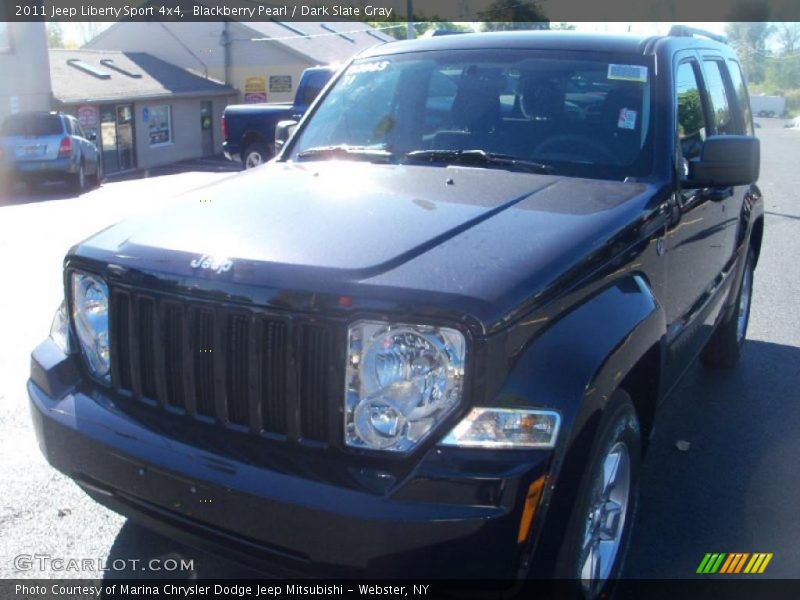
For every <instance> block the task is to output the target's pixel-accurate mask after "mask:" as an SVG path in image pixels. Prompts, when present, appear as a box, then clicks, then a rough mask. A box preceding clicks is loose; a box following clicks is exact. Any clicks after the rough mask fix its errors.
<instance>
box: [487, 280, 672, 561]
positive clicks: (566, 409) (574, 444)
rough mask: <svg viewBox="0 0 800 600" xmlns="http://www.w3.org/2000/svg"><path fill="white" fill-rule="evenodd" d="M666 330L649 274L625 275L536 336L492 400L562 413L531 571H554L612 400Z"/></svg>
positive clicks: (660, 341)
mask: <svg viewBox="0 0 800 600" xmlns="http://www.w3.org/2000/svg"><path fill="white" fill-rule="evenodd" d="M665 332H666V322H665V317H664V313H663V310H662V308H661V306H660V305H659V304H658V302H657V300H656V299H655V296H654V294H653V292H652V290H651V289H650V287H649V285H648V284H647V282H646V281H645V279H644V278H643V277H642V276H640V275H628V276H625V277H623V278H620V279H618V280H616V281H614V282H613V283H612V284H611V285H609V286H607V287H605V288H603V289H602V290H601V291H600V292H598V293H597V294H595V295H594V296H592V297H591V298H590V299H588V300H587V301H585V302H584V303H582V304H580V305H579V306H578V307H576V308H574V309H572V310H571V311H570V312H569V313H567V314H566V315H565V316H563V317H562V318H560V319H559V320H558V321H557V322H555V323H554V324H552V325H550V326H549V327H548V328H547V329H546V330H545V331H544V332H543V333H542V334H540V335H539V336H537V337H536V338H535V339H533V340H532V341H531V342H530V343H529V344H528V345H527V346H526V348H525V349H524V350H523V351H522V353H521V355H520V356H519V358H518V359H517V360H516V361H515V363H514V366H513V368H512V370H511V373H510V375H509V377H508V378H507V380H506V382H505V384H504V385H503V387H502V389H501V390H500V392H499V393H498V394H497V396H496V397H495V401H496V403H497V404H499V405H506V406H508V405H520V404H525V405H533V406H538V407H546V408H551V409H555V410H557V411H559V413H560V414H561V432H560V434H559V441H558V445H557V447H556V451H555V453H554V456H553V462H552V467H551V469H550V474H549V478H548V486H547V490H546V492H545V494H544V495H543V498H542V501H541V504H540V506H539V509H538V511H537V518H536V521H537V523H536V525H535V529H534V535H533V536H532V539H533V540H536V547H531V548H530V549H529V550H530V553H531V554H533V555H534V556H533V560H531V561H530V564H531V573H532V574H533V575H534V576H544V575H546V573H549V572H552V568H553V567H554V564H555V559H556V557H557V555H558V550H559V547H560V542H561V538H562V536H563V533H564V527H565V525H566V523H567V521H568V518H569V515H570V511H571V509H572V504H573V500H574V496H575V494H576V491H577V488H578V485H579V483H580V479H581V476H582V475H583V472H584V468H585V464H586V462H587V460H588V457H589V452H590V450H591V447H592V443H593V441H594V437H595V433H596V430H597V426H598V424H599V422H600V417H601V415H602V411H603V409H604V408H605V405H606V403H607V401H608V399H609V398H610V397H611V394H612V392H613V391H614V390H615V389H616V388H617V387H618V386H619V384H620V383H621V382H622V381H623V380H624V378H625V376H626V375H627V374H628V373H629V372H630V370H631V369H632V368H633V366H634V365H636V364H637V362H638V361H639V360H640V359H641V358H642V357H643V356H645V354H647V352H648V351H649V350H650V349H652V348H653V347H654V346H658V345H660V344H661V343H663V338H664V334H665ZM662 355H663V353H662ZM656 381H657V380H656ZM656 393H657V392H656ZM545 515H548V516H547V518H546V519H545V518H544V517H545Z"/></svg>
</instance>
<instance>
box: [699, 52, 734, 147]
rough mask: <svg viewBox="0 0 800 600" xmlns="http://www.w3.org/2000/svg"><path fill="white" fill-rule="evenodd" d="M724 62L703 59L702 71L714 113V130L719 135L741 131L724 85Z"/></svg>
mask: <svg viewBox="0 0 800 600" xmlns="http://www.w3.org/2000/svg"><path fill="white" fill-rule="evenodd" d="M724 69H725V63H723V62H722V61H721V60H704V61H703V72H704V73H705V77H706V90H707V92H708V99H709V101H710V104H711V111H712V113H713V115H714V130H715V131H716V133H718V134H719V135H728V134H738V133H741V131H740V130H739V128H738V127H737V124H736V120H735V119H734V118H733V113H732V112H731V102H730V100H729V99H728V96H729V94H728V90H727V89H726V87H725V76H724V71H723V70H724Z"/></svg>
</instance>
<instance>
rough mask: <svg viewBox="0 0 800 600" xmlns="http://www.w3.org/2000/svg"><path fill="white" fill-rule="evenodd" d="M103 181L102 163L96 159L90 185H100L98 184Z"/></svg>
mask: <svg viewBox="0 0 800 600" xmlns="http://www.w3.org/2000/svg"><path fill="white" fill-rule="evenodd" d="M102 182H103V165H102V163H101V162H100V161H99V160H98V161H97V166H96V168H95V171H94V176H93V177H92V186H93V187H100V184H101V183H102Z"/></svg>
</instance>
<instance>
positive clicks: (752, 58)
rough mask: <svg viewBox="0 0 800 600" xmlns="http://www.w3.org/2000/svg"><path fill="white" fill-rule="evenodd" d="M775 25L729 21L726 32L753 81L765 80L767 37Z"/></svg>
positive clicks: (761, 22)
mask: <svg viewBox="0 0 800 600" xmlns="http://www.w3.org/2000/svg"><path fill="white" fill-rule="evenodd" d="M772 32H773V27H772V25H770V24H769V23H765V22H763V21H758V22H735V23H728V25H727V26H726V28H725V33H726V34H727V35H728V41H729V42H730V44H731V46H733V48H734V49H735V50H736V53H737V54H738V55H739V58H740V59H741V61H742V65H743V66H744V68H745V71H746V72H747V76H748V78H749V79H750V81H752V82H753V83H760V82H762V81H764V75H765V65H764V63H765V58H766V57H767V56H768V53H767V38H769V36H770V35H771V34H772Z"/></svg>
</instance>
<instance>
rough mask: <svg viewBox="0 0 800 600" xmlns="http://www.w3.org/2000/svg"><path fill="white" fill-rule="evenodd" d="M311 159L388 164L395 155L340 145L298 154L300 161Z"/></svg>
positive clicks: (376, 149)
mask: <svg viewBox="0 0 800 600" xmlns="http://www.w3.org/2000/svg"><path fill="white" fill-rule="evenodd" d="M311 158H319V159H335V158H339V159H344V160H367V161H371V162H384V163H388V162H391V160H392V159H393V158H394V154H392V153H391V152H389V151H388V150H383V149H382V148H374V147H373V148H370V147H369V146H348V145H347V144H339V145H336V146H317V147H315V148H309V149H308V150H303V151H302V152H300V153H298V154H297V159H298V160H307V159H311Z"/></svg>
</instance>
